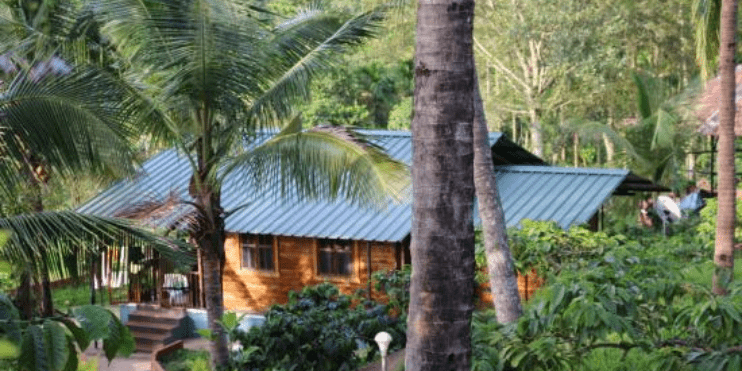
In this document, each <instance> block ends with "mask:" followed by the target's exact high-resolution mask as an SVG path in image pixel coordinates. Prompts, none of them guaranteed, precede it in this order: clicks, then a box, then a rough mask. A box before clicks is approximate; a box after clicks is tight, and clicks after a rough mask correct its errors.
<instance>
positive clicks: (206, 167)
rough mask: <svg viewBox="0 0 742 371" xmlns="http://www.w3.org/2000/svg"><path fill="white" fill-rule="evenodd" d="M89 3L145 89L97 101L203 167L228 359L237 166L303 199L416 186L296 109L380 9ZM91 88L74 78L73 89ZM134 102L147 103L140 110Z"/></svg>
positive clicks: (210, 289) (203, 219)
mask: <svg viewBox="0 0 742 371" xmlns="http://www.w3.org/2000/svg"><path fill="white" fill-rule="evenodd" d="M83 10H84V11H85V12H87V14H89V13H91V12H92V13H93V14H94V15H95V18H94V19H95V20H96V21H97V22H100V24H101V29H102V30H104V31H105V36H106V39H107V40H110V41H111V43H112V45H113V46H114V47H115V48H116V50H117V52H118V53H120V55H121V56H122V59H121V63H122V64H126V65H127V67H128V69H127V70H126V71H125V74H124V75H123V76H124V77H126V78H127V82H129V85H119V86H125V88H124V89H125V91H126V92H128V93H132V95H133V96H134V97H133V98H132V97H124V98H126V99H124V100H123V101H120V100H119V99H117V98H118V97H116V96H112V95H110V94H109V95H106V94H104V95H102V96H101V100H102V102H100V103H101V104H100V105H99V106H98V107H99V108H100V109H102V110H108V111H110V112H111V113H112V114H116V115H118V114H122V115H124V116H127V115H134V116H135V119H134V120H131V121H133V122H137V123H144V124H145V126H140V127H138V128H137V129H138V130H139V131H138V133H147V134H149V135H150V136H151V137H152V138H153V141H155V142H159V143H166V144H170V145H174V146H175V147H176V148H178V149H179V150H180V151H181V153H182V154H183V155H185V156H187V158H188V161H189V162H190V164H191V165H192V169H193V172H192V174H193V175H192V178H191V184H190V187H189V191H190V195H191V196H192V197H193V200H192V201H191V200H185V201H184V202H187V203H189V204H190V205H192V206H193V207H194V208H195V209H196V210H197V214H198V216H197V218H196V219H197V221H198V222H197V223H196V226H195V227H194V228H193V231H192V237H193V240H195V241H196V244H197V246H198V248H200V249H201V250H202V251H203V254H202V256H203V257H204V266H205V272H206V274H205V277H204V280H205V294H206V304H207V313H208V321H209V327H210V328H211V330H212V332H213V334H214V335H215V339H216V341H214V342H213V343H212V360H213V362H214V363H215V364H216V365H222V364H225V363H226V360H227V356H228V354H227V347H226V342H225V337H224V334H223V333H222V329H221V327H220V326H219V325H218V323H217V321H218V320H219V319H220V318H221V315H222V312H223V300H222V286H221V276H222V275H221V273H222V268H223V263H224V218H225V215H226V214H227V213H228V212H229V210H223V209H222V207H221V205H220V201H221V200H220V189H221V184H222V181H223V179H224V178H225V177H226V175H227V174H228V173H229V172H231V171H233V170H235V169H238V168H249V169H251V171H249V172H243V173H248V174H251V175H252V176H251V177H250V178H248V179H244V180H245V185H246V187H248V186H254V187H256V188H258V187H267V186H272V185H274V184H280V185H281V189H282V190H284V191H285V192H286V193H295V194H296V195H298V196H304V197H335V196H338V195H344V196H346V197H348V198H350V199H351V200H354V201H357V202H374V201H379V200H381V199H385V198H386V196H385V194H386V191H392V190H399V189H403V188H404V186H405V184H404V183H405V179H406V175H405V174H406V169H405V167H404V166H403V165H402V164H400V163H397V162H395V161H392V160H391V159H389V158H388V157H387V156H385V155H384V154H383V153H382V152H381V151H380V150H379V148H378V147H376V146H373V145H371V144H370V143H367V142H366V141H365V140H364V139H363V138H360V137H357V136H356V135H355V134H354V133H353V132H351V131H348V130H343V129H338V128H319V129H316V130H312V131H309V132H301V130H300V127H301V123H300V120H299V119H298V118H296V116H295V112H294V111H293V110H292V105H293V104H294V103H296V102H298V101H300V100H301V99H303V98H306V96H307V91H308V82H309V81H310V79H311V77H312V76H314V75H315V74H317V73H318V72H321V71H323V70H327V69H329V68H330V67H332V66H333V62H336V61H337V58H335V57H336V56H337V55H339V54H340V53H341V52H343V51H344V50H345V49H346V48H347V47H349V46H353V45H356V44H359V43H360V42H362V41H363V40H364V39H365V38H367V37H369V36H371V35H372V34H373V32H374V30H375V29H376V27H377V25H378V21H379V20H380V19H381V18H380V13H379V12H377V11H370V12H367V13H363V14H361V15H358V16H355V17H351V16H348V15H347V14H345V13H342V12H337V11H325V10H323V9H322V8H319V7H317V6H315V7H312V8H309V9H306V10H304V11H301V12H299V13H298V14H296V15H295V16H294V17H291V18H283V17H280V16H276V15H275V14H274V13H271V12H269V11H265V10H262V9H261V8H259V7H258V6H256V5H254V4H252V3H250V2H246V1H208V2H207V1H197V0H176V1H167V2H164V1H127V0H115V1H89V2H88V3H87V7H86V8H84V9H83ZM67 17H68V18H75V17H72V16H70V15H69V14H68V15H67ZM121 20H126V22H121ZM102 76H106V75H105V74H104V75H102ZM78 77H79V76H78ZM97 78H98V79H100V77H97ZM88 81H89V82H90V83H91V84H97V83H98V82H97V80H96V79H89V80H88ZM119 82H120V81H119ZM84 83H85V79H79V80H74V78H73V77H69V78H68V81H66V82H65V84H64V86H69V87H76V86H77V87H79V86H80V84H84ZM101 85H102V83H101ZM113 92H118V90H113ZM68 93H70V94H69V95H70V96H71V98H72V99H73V100H74V99H75V98H80V100H82V97H86V96H88V94H87V93H88V91H85V90H82V89H77V90H73V91H70V92H68ZM146 97H149V98H146ZM131 102H137V103H142V102H145V103H146V104H147V107H137V108H136V109H132V107H131V106H132V104H131ZM37 108H38V110H39V112H41V113H42V114H44V113H50V114H51V113H53V112H52V111H51V110H46V109H45V107H37ZM46 118H47V119H49V120H55V119H57V118H58V117H57V116H54V115H50V116H48V117H46ZM292 118H293V119H292ZM130 119H131V118H130ZM285 122H289V124H287V125H285V127H283V129H282V130H281V131H280V132H279V133H278V134H277V135H276V136H275V137H274V138H272V139H271V140H269V141H267V142H266V143H262V144H260V143H258V142H256V141H255V139H256V136H255V135H254V134H255V133H256V132H258V131H259V130H262V129H265V128H276V127H280V126H281V124H282V123H285ZM246 189H249V188H246Z"/></svg>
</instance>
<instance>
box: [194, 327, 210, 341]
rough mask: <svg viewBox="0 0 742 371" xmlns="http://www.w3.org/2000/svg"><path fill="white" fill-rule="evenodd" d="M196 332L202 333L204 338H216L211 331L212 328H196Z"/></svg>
mask: <svg viewBox="0 0 742 371" xmlns="http://www.w3.org/2000/svg"><path fill="white" fill-rule="evenodd" d="M196 333H198V334H199V335H201V336H202V337H203V338H204V339H208V340H213V338H214V335H213V334H212V333H211V330H209V329H205V328H202V329H198V330H196Z"/></svg>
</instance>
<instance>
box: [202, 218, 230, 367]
mask: <svg viewBox="0 0 742 371" xmlns="http://www.w3.org/2000/svg"><path fill="white" fill-rule="evenodd" d="M217 219H220V218H219V217H217ZM221 226H222V228H221V229H220V230H219V231H217V229H216V228H215V229H214V231H213V232H207V233H205V234H203V236H202V237H201V238H199V240H198V248H199V249H201V251H203V252H204V253H203V259H204V291H205V296H206V316H207V319H208V325H209V329H210V330H211V333H212V334H213V335H214V340H213V341H212V342H211V360H212V366H213V368H214V369H217V368H218V367H219V366H225V365H227V363H228V361H229V352H228V349H227V339H226V334H225V333H224V329H223V328H222V327H221V326H220V325H219V324H218V323H217V321H220V320H221V319H222V315H223V314H224V297H223V291H222V270H223V267H224V264H223V255H224V253H223V251H224V223H221Z"/></svg>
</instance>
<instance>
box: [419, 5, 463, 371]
mask: <svg viewBox="0 0 742 371" xmlns="http://www.w3.org/2000/svg"><path fill="white" fill-rule="evenodd" d="M473 18H474V2H473V1H472V0H464V1H451V0H432V1H430V0H420V2H419V5H418V13H417V20H418V22H417V43H416V44H417V45H416V49H415V50H416V52H415V92H414V100H415V102H414V107H415V108H414V109H415V111H414V112H415V114H414V117H413V120H412V143H413V159H412V164H413V165H412V182H413V204H412V212H413V219H412V245H411V254H412V281H411V285H410V294H411V300H410V308H409V317H408V329H407V346H406V352H405V354H406V356H405V357H406V358H405V365H406V368H405V369H406V370H408V371H418V370H436V371H438V370H469V369H470V367H471V366H470V363H471V339H470V337H471V336H470V335H471V334H470V331H471V330H470V326H471V324H470V322H471V314H472V311H473V307H474V306H473V296H474V282H473V280H474V227H473V224H472V222H473V220H472V218H473V215H472V214H473V213H472V207H473V198H474V179H473V169H472V163H473V160H474V153H473V147H472V145H473V144H472V135H473V132H472V122H473V120H474V104H473V100H472V93H473V91H474V89H473V88H474V85H473V77H474V66H473V55H472V25H473V23H472V22H473Z"/></svg>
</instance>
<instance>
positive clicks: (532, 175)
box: [79, 131, 663, 312]
mask: <svg viewBox="0 0 742 371" xmlns="http://www.w3.org/2000/svg"><path fill="white" fill-rule="evenodd" d="M363 133H364V134H366V135H367V136H368V137H369V138H370V139H371V140H373V141H374V142H375V143H376V144H378V145H380V146H381V147H383V148H384V149H386V151H387V153H389V154H390V155H391V156H392V157H394V158H397V159H399V160H401V161H404V162H406V163H410V162H411V158H412V143H411V136H410V133H408V132H397V131H363ZM490 143H492V154H493V159H494V161H495V165H496V172H497V181H498V187H499V191H500V196H501V199H502V201H503V207H504V210H505V217H506V222H507V225H508V226H514V225H517V224H518V222H519V221H520V220H522V219H524V218H527V219H533V220H554V221H556V222H557V223H558V224H559V225H560V226H562V227H564V228H568V227H569V226H571V225H574V224H582V223H585V222H587V221H588V220H590V219H591V218H594V216H595V215H596V212H597V210H599V209H600V206H601V205H602V204H603V202H604V201H605V200H606V199H607V198H608V197H610V196H611V195H612V194H630V193H632V192H634V191H652V190H662V189H663V188H662V187H657V186H655V185H653V184H652V183H651V182H649V181H647V180H645V179H642V178H640V177H637V176H635V175H633V174H631V173H630V172H629V171H627V170H619V169H575V168H560V167H554V166H548V165H547V164H545V163H544V162H543V161H542V160H541V159H539V158H538V157H536V156H534V155H533V154H531V153H529V152H528V151H526V150H525V149H523V148H522V147H520V146H518V145H516V144H515V143H513V142H512V141H510V140H508V139H507V138H506V137H505V136H503V135H501V134H499V133H493V134H491V135H490ZM190 174H191V169H190V167H189V164H188V162H187V161H186V160H185V159H184V157H182V156H180V155H179V154H178V153H177V152H176V151H175V150H166V151H163V152H162V153H160V154H158V155H156V156H154V157H153V158H152V159H150V160H149V161H147V162H146V163H145V164H144V165H143V167H142V171H141V174H140V175H139V176H137V177H135V178H134V179H131V180H122V181H119V182H117V183H116V184H114V185H113V186H111V187H110V188H108V189H107V190H106V191H104V192H102V193H101V194H100V195H98V196H96V197H95V198H93V199H92V200H90V201H89V202H87V203H86V204H85V205H84V206H82V207H81V208H80V209H79V211H81V212H83V213H89V214H94V215H99V216H115V215H117V214H116V213H117V211H119V212H120V210H124V209H126V208H130V207H131V205H137V204H143V203H146V202H147V201H148V200H164V199H172V198H173V197H177V198H179V199H181V200H190V196H189V195H188V182H189V179H190ZM232 176H233V178H229V177H228V178H227V179H226V181H225V183H224V187H223V189H222V205H223V207H224V208H225V210H226V211H228V212H230V214H229V216H228V217H227V219H226V220H225V229H226V231H227V237H226V243H225V252H226V265H225V267H224V277H223V280H224V281H223V282H224V285H223V289H224V304H225V306H226V308H227V309H231V310H248V311H254V312H261V311H264V310H265V309H266V308H267V307H269V306H270V305H271V304H274V303H284V302H286V301H287V294H288V292H289V291H291V290H299V289H301V288H302V287H304V286H307V285H313V284H317V283H321V282H324V281H329V282H332V283H334V284H335V285H337V286H338V287H339V288H340V289H341V291H343V292H345V293H351V292H353V291H355V290H357V289H359V288H366V287H367V285H368V279H369V277H370V274H371V273H372V272H374V271H380V270H381V271H383V270H390V269H397V268H400V267H401V266H402V265H403V264H405V263H409V261H410V250H409V246H410V230H411V222H410V221H411V216H412V208H411V203H410V200H407V201H405V202H401V203H394V202H389V203H388V204H387V205H386V207H383V208H371V207H363V206H358V205H353V204H350V203H348V202H346V201H344V200H336V201H299V200H298V199H296V198H295V197H293V196H292V195H284V196H283V197H282V196H281V195H280V193H279V192H278V191H277V190H271V189H268V190H265V191H264V192H261V193H256V192H254V191H252V190H250V189H245V188H244V183H242V182H240V181H239V180H238V176H239V175H232ZM183 215H185V212H184V210H183V208H179V207H173V213H172V214H165V215H162V216H161V217H160V218H158V223H160V224H161V225H172V224H173V223H177V222H178V221H179V220H181V218H182V216H183ZM163 223H164V224H163ZM200 272H201V270H200V268H199V267H195V268H194V272H193V273H192V274H193V275H196V276H200ZM189 282H191V280H189ZM161 285H162V283H161ZM191 285H193V284H191ZM195 289H196V288H195V287H194V288H193V291H196V290H195ZM201 302H202V301H195V302H194V303H195V304H194V305H198V303H201Z"/></svg>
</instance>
